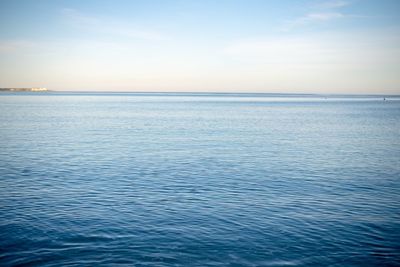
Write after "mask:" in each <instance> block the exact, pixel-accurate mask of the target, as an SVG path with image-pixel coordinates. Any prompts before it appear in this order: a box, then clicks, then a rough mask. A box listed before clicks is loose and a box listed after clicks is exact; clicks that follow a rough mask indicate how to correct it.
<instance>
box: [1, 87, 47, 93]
mask: <svg viewBox="0 0 400 267" xmlns="http://www.w3.org/2000/svg"><path fill="white" fill-rule="evenodd" d="M47 91H49V90H47V88H44V87H32V88H0V92H47Z"/></svg>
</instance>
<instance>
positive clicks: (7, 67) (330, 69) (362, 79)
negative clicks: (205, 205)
mask: <svg viewBox="0 0 400 267" xmlns="http://www.w3.org/2000/svg"><path fill="white" fill-rule="evenodd" d="M0 87H46V88H48V89H50V90H61V91H139V92H164V91H167V92H267V93H321V94H328V93H340V94H342V93H349V94H400V1H398V0H297V1H296V0H279V1H278V0H277V1H272V0H271V1H268V0H197V1H192V0H142V1H135V0H127V1H122V0H109V1H101V0H96V1H91V0H85V1H82V0H68V1H62V0H29V1H28V0H0Z"/></svg>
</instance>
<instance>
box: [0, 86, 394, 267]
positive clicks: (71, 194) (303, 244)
mask: <svg viewBox="0 0 400 267" xmlns="http://www.w3.org/2000/svg"><path fill="white" fill-rule="evenodd" d="M0 137H1V138H0V265H1V266H122V265H125V266H400V99H399V98H394V97H392V98H388V99H387V101H383V99H382V98H379V97H335V98H334V97H328V98H324V97H315V96H284V95H251V94H246V95H235V94H214V95H213V94H203V95H192V94H62V93H43V94H41V93H36V94H29V93H25V94H24V93H14V94H12V93H3V94H1V95H0Z"/></svg>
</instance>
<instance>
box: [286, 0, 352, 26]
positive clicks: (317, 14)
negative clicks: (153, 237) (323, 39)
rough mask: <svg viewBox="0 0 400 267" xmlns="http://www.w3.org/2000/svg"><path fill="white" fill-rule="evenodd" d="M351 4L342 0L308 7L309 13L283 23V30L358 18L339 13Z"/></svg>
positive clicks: (333, 0)
mask: <svg viewBox="0 0 400 267" xmlns="http://www.w3.org/2000/svg"><path fill="white" fill-rule="evenodd" d="M350 4H351V3H350V2H348V1H343V0H332V1H325V2H322V3H319V4H317V5H314V6H310V7H309V9H310V11H309V12H308V13H306V14H305V15H303V16H300V17H297V18H294V19H292V20H288V21H286V22H285V24H284V27H283V30H284V31H288V30H291V29H293V28H296V27H300V26H305V25H309V24H315V23H321V22H327V21H332V20H338V19H342V18H349V17H360V16H355V15H351V14H346V13H344V12H342V11H341V9H342V8H343V7H345V6H348V5H350Z"/></svg>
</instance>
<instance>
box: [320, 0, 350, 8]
mask: <svg viewBox="0 0 400 267" xmlns="http://www.w3.org/2000/svg"><path fill="white" fill-rule="evenodd" d="M348 5H350V2H348V1H343V0H332V1H325V2H322V3H319V4H317V5H316V6H315V7H316V8H320V9H336V8H341V7H345V6H348Z"/></svg>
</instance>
